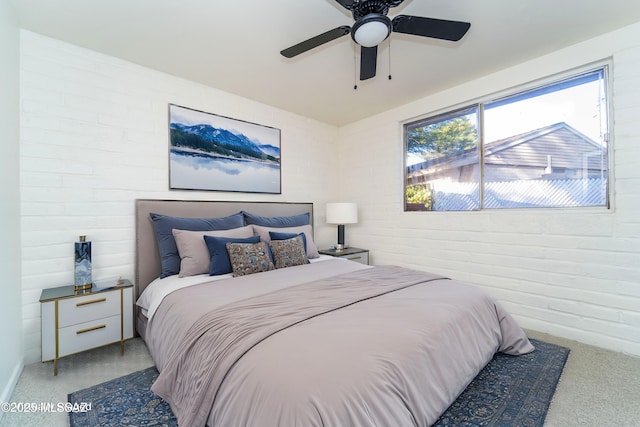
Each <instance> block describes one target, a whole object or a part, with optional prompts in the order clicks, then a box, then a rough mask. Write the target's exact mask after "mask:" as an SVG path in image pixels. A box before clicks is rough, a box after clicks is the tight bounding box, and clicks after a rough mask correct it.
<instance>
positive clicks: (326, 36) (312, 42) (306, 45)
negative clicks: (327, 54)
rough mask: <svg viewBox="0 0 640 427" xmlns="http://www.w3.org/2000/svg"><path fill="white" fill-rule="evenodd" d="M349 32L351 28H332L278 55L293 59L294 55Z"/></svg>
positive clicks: (344, 26) (346, 26)
mask: <svg viewBox="0 0 640 427" xmlns="http://www.w3.org/2000/svg"><path fill="white" fill-rule="evenodd" d="M350 31H351V27H349V26H348V25H343V26H341V27H338V28H334V29H333V30H329V31H327V32H326V33H322V34H319V35H317V36H315V37H311V38H310V39H308V40H305V41H303V42H300V43H298V44H296V45H294V46H291V47H289V48H286V49H285V50H283V51H280V54H282V56H284V57H287V58H293V57H294V56H296V55H300V54H301V53H304V52H306V51H308V50H311V49H313V48H315V47H318V46H320V45H323V44H325V43H328V42H330V41H332V40H335V39H337V38H339V37H342V36H344V35H347V34H349V32H350Z"/></svg>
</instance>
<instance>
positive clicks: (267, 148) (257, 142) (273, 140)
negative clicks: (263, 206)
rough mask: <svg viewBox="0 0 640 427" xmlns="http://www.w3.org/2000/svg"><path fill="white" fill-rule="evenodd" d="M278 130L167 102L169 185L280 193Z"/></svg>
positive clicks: (183, 188)
mask: <svg viewBox="0 0 640 427" xmlns="http://www.w3.org/2000/svg"><path fill="white" fill-rule="evenodd" d="M281 181H282V173H281V165H280V129H276V128H273V127H269V126H264V125H259V124H256V123H250V122H247V121H243V120H238V119H233V118H229V117H225V116H220V115H217V114H213V113H207V112H204V111H200V110H195V109H192V108H188V107H182V106H179V105H175V104H169V189H171V190H204V191H228V192H243V193H272V194H281V192H282V188H281Z"/></svg>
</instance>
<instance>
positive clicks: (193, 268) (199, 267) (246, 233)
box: [171, 225, 253, 277]
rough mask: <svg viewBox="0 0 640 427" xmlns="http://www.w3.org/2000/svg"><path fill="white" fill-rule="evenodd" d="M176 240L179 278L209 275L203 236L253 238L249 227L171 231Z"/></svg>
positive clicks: (207, 253) (208, 260)
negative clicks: (178, 257)
mask: <svg viewBox="0 0 640 427" xmlns="http://www.w3.org/2000/svg"><path fill="white" fill-rule="evenodd" d="M171 233H173V237H174V238H175V239H176V246H177V247H178V254H180V273H178V276H179V277H187V276H195V275H197V274H205V273H206V274H209V268H210V264H211V255H210V254H209V249H208V248H207V244H206V243H205V241H204V236H215V237H236V238H243V239H244V238H246V237H253V228H252V227H251V226H250V225H247V226H245V227H240V228H232V229H231V230H209V231H189V230H177V229H173V230H171Z"/></svg>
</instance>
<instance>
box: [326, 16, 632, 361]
mask: <svg viewBox="0 0 640 427" xmlns="http://www.w3.org/2000/svg"><path fill="white" fill-rule="evenodd" d="M609 57H611V58H612V61H613V70H612V76H613V79H612V81H613V96H612V99H613V106H612V108H613V117H614V123H613V124H612V130H613V144H614V148H615V150H614V158H613V162H614V174H615V181H614V190H613V199H614V209H612V210H610V211H608V212H603V211H601V210H597V209H578V210H563V209H557V210H547V209H544V210H509V211H506V210H505V211H495V210H494V211H483V212H447V213H445V212H407V213H405V212H403V204H402V201H403V195H402V191H403V190H402V188H403V171H402V164H403V159H402V156H403V144H402V135H401V132H402V125H401V123H402V122H404V121H407V120H409V119H412V118H415V117H417V116H421V115H424V114H427V113H430V112H435V111H438V110H441V109H446V108H450V107H452V106H455V105H459V104H463V103H465V102H469V101H470V100H473V99H476V98H479V97H483V96H486V95H489V94H492V93H495V92H499V91H502V90H504V89H507V88H510V87H514V86H517V85H520V84H523V83H527V82H529V81H534V80H537V79H540V78H544V77H547V76H550V75H553V74H556V73H559V72H563V71H566V70H570V69H572V68H575V67H578V66H582V65H585V64H589V63H592V62H594V61H599V60H602V59H606V58H609ZM470 66H473V64H470ZM396 77H398V78H401V76H396ZM639 117H640V24H636V25H633V26H630V27H627V28H624V29H622V30H619V31H617V32H614V33H609V34H606V35H604V36H601V37H598V38H596V39H593V40H590V41H587V42H585V43H581V44H579V45H576V46H573V47H570V48H567V49H564V50H562V51H558V52H555V53H553V54H551V55H548V56H545V57H541V58H539V59H536V60H534V61H530V62H528V63H525V64H521V65H519V66H516V67H513V68H510V69H507V70H504V71H501V72H497V73H495V74H492V75H489V76H486V77H484V78H481V79H478V80H474V81H470V82H467V83H466V84H464V85H461V86H458V87H454V88H451V89H450V90H447V91H444V92H442V93H439V94H437V95H434V96H430V97H427V98H424V99H420V100H419V101H417V102H414V103H411V104H409V105H405V106H403V107H401V108H397V109H394V110H391V111H388V112H385V113H384V114H380V115H378V116H375V117H371V118H368V119H365V120H362V121H360V122H357V123H353V124H351V125H348V126H345V127H343V128H341V129H340V138H339V141H340V144H339V145H338V147H339V153H340V156H339V157H340V159H341V168H340V170H341V171H343V173H342V176H341V180H342V181H343V182H349V183H351V184H352V185H350V186H348V187H342V194H341V196H342V198H343V199H346V200H353V201H356V202H358V203H359V206H360V213H361V218H360V219H361V221H360V223H359V224H357V225H353V226H348V228H347V234H348V240H349V242H351V244H353V245H355V246H361V247H367V248H369V249H371V251H372V260H373V262H375V263H377V264H400V265H404V266H408V267H414V268H418V269H424V270H431V271H434V272H440V273H444V274H446V275H449V276H451V277H454V278H458V279H462V280H465V281H469V282H472V283H476V284H479V285H481V286H483V287H484V288H486V289H487V290H488V291H489V292H490V293H491V294H493V295H495V296H496V297H498V298H499V299H500V300H501V301H502V302H503V303H504V305H505V306H506V307H507V308H508V309H509V311H510V312H511V313H513V314H514V315H515V317H516V318H517V319H518V321H519V322H520V323H521V325H523V326H524V327H527V328H531V329H535V330H539V331H543V332H549V333H551V334H554V335H557V336H563V337H568V338H570V339H575V340H579V341H582V342H586V343H590V344H594V345H597V346H601V347H606V348H610V349H613V350H617V351H622V352H626V353H632V354H635V355H640V214H638V212H640V137H639V136H638V135H640V120H638V118H639Z"/></svg>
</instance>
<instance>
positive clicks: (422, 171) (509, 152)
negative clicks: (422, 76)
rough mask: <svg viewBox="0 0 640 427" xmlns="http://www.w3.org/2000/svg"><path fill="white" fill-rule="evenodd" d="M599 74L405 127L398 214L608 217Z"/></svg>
mask: <svg viewBox="0 0 640 427" xmlns="http://www.w3.org/2000/svg"><path fill="white" fill-rule="evenodd" d="M605 74H606V67H603V68H600V69H598V70H595V71H591V72H588V73H585V74H581V75H577V76H573V77H571V78H568V79H564V80H562V81H558V82H554V83H552V84H548V85H545V86H542V87H538V88H535V89H532V90H528V91H525V92H521V93H517V94H513V95H510V96H507V97H504V98H501V99H498V100H491V101H487V102H482V103H479V104H476V105H472V106H469V107H466V108H463V109H460V110H456V111H452V112H447V113H444V114H440V115H437V116H434V117H429V118H426V119H422V120H419V121H415V122H412V123H407V124H405V126H404V139H405V211H415V210H426V211H430V210H434V211H468V210H478V209H508V208H536V207H546V208H549V207H578V206H604V207H607V206H608V168H607V164H608V160H607V154H608V141H607V135H608V133H607V132H608V130H607V117H608V113H607V100H606V86H605Z"/></svg>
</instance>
